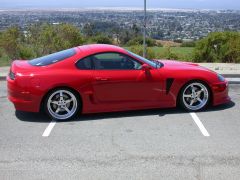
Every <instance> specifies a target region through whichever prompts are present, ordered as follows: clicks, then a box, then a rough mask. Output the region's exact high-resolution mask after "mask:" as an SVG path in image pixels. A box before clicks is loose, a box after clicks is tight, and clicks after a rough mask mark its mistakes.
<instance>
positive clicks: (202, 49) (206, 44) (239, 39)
mask: <svg viewBox="0 0 240 180" xmlns="http://www.w3.org/2000/svg"><path fill="white" fill-rule="evenodd" d="M194 58H195V60H196V61H197V62H203V61H205V62H223V63H227V62H228V63H239V62H240V32H214V33H210V34H209V35H208V36H207V37H206V38H204V39H202V40H200V41H198V42H197V44H196V47H195V51H194Z"/></svg>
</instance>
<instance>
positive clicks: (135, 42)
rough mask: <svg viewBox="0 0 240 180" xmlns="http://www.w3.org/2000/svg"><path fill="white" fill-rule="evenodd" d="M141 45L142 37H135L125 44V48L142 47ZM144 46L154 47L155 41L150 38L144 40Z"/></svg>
mask: <svg viewBox="0 0 240 180" xmlns="http://www.w3.org/2000/svg"><path fill="white" fill-rule="evenodd" d="M142 44H143V37H142V36H138V37H135V38H133V39H131V40H129V41H128V42H127V44H126V45H127V46H134V45H142ZM146 44H147V46H148V47H152V46H155V45H156V41H155V40H154V39H152V38H146Z"/></svg>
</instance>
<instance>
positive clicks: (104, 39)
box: [91, 35, 113, 44]
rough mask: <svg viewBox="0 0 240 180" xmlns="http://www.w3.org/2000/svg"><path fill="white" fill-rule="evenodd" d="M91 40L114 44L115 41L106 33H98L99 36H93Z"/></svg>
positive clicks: (98, 42)
mask: <svg viewBox="0 0 240 180" xmlns="http://www.w3.org/2000/svg"><path fill="white" fill-rule="evenodd" d="M91 41H92V42H93V43H97V44H112V43H113V41H112V39H111V38H109V37H107V36H105V35H97V36H95V37H93V38H92V40H91Z"/></svg>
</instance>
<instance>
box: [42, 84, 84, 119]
mask: <svg viewBox="0 0 240 180" xmlns="http://www.w3.org/2000/svg"><path fill="white" fill-rule="evenodd" d="M79 107H80V102H79V99H78V97H77V95H76V94H75V93H74V92H73V91H71V90H69V89H56V90H53V91H52V92H51V93H49V94H48V96H47V97H46V100H45V111H46V113H47V114H48V115H49V116H50V117H51V118H52V119H56V120H69V119H71V118H73V117H74V116H75V115H76V114H77V112H78V110H79Z"/></svg>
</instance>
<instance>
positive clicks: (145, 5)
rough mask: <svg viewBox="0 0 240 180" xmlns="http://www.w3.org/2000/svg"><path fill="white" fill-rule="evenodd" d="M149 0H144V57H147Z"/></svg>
mask: <svg viewBox="0 0 240 180" xmlns="http://www.w3.org/2000/svg"><path fill="white" fill-rule="evenodd" d="M146 1H147V0H144V23H143V57H146V28H147V17H146V16H147V2H146Z"/></svg>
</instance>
